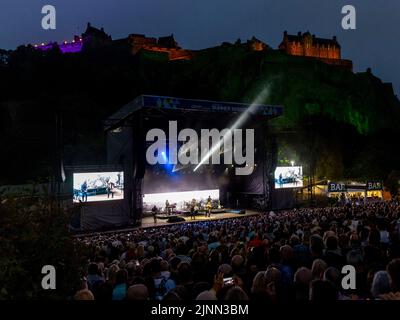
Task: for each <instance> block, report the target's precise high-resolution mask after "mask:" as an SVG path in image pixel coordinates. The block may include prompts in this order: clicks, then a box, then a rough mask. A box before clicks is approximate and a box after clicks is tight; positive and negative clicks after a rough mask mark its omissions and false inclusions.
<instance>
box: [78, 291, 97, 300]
mask: <svg viewBox="0 0 400 320" xmlns="http://www.w3.org/2000/svg"><path fill="white" fill-rule="evenodd" d="M74 300H94V295H93V293H92V292H91V291H90V290H88V289H83V290H79V291H78V292H77V293H75V295H74Z"/></svg>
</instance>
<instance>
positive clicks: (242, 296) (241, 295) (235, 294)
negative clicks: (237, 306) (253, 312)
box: [224, 286, 249, 301]
mask: <svg viewBox="0 0 400 320" xmlns="http://www.w3.org/2000/svg"><path fill="white" fill-rule="evenodd" d="M224 300H228V301H247V300H249V297H248V295H247V294H246V292H244V290H243V289H242V288H241V287H238V286H234V287H232V288H230V289H229V290H228V292H227V293H226V295H225V299H224Z"/></svg>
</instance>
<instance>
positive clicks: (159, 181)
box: [67, 95, 283, 230]
mask: <svg viewBox="0 0 400 320" xmlns="http://www.w3.org/2000/svg"><path fill="white" fill-rule="evenodd" d="M282 114H283V107H282V106H279V105H264V104H259V103H258V102H256V101H255V102H251V103H249V104H246V103H236V102H221V101H209V100H189V99H183V98H175V97H163V96H149V95H143V96H139V97H137V98H136V99H134V100H133V101H131V102H130V103H128V104H127V105H125V106H123V107H122V108H121V109H120V110H119V111H117V112H115V113H114V114H113V115H112V116H111V117H110V118H108V119H107V120H106V121H105V131H106V134H107V164H106V165H104V167H103V168H100V167H98V168H88V169H87V170H85V169H84V168H74V169H73V172H72V173H70V174H69V176H71V177H72V176H73V174H75V173H79V174H81V175H82V177H83V178H85V179H86V180H87V181H88V182H91V183H92V182H93V181H92V180H93V179H92V180H90V179H89V178H90V177H89V173H91V174H92V176H95V177H96V181H95V182H96V183H97V184H99V185H100V184H101V185H102V186H103V185H106V184H107V183H110V181H111V183H113V184H114V185H118V183H117V182H116V181H119V180H118V179H117V178H116V176H117V174H119V176H120V177H121V179H122V177H123V190H124V192H123V199H119V200H115V199H114V200H113V201H109V199H108V198H107V199H101V200H104V201H96V202H90V203H86V202H85V203H83V204H81V203H79V205H80V207H79V210H80V228H81V229H83V230H101V229H104V228H109V227H113V226H117V225H118V226H123V225H133V226H138V227H140V226H143V227H145V226H152V225H154V221H153V217H152V215H150V216H149V217H147V215H146V213H147V212H152V211H153V209H154V212H162V213H168V211H171V210H176V211H177V212H176V213H178V215H177V216H181V217H184V219H185V221H186V222H191V220H190V217H189V216H186V215H179V213H182V212H188V211H190V206H191V204H193V207H194V208H199V209H198V210H199V211H203V210H204V209H205V208H206V207H208V206H210V207H211V209H212V210H218V209H220V208H253V209H257V210H267V209H268V208H270V203H271V199H272V197H271V193H272V189H273V185H274V178H273V173H274V170H275V167H276V161H277V144H276V140H275V136H274V134H273V133H272V132H271V130H270V129H269V121H270V120H271V119H274V118H276V117H279V116H281V115H282ZM156 133H157V134H156ZM155 134H156V136H153V135H155ZM155 150H156V151H155ZM178 160H179V161H178ZM189 160H190V161H189ZM86 171H90V172H89V173H86ZM103 173H104V174H103ZM105 173H107V174H108V175H105ZM85 174H86V175H87V176H88V177H86V175H85ZM85 179H83V180H82V181H83V182H82V183H83V184H84V181H86V180H85ZM67 180H68V179H67ZM70 180H71V179H69V180H68V181H70ZM114 180H115V181H114ZM69 183H70V184H72V182H71V181H70V182H69ZM79 187H81V186H79V184H77V186H76V188H78V189H79ZM72 189H73V188H72V186H71V190H72ZM208 200H209V201H208ZM195 210H197V209H195ZM249 214H256V213H255V212H251V211H248V212H247V213H246V214H238V213H232V212H227V213H223V212H221V213H218V214H217V213H215V214H212V215H211V218H206V217H204V216H201V215H200V214H199V215H197V217H196V220H195V221H205V220H215V219H225V218H235V217H243V216H246V215H249ZM166 220H167V219H165V220H164V221H163V220H161V219H158V223H157V225H166V224H171V223H175V222H177V221H176V220H173V221H170V222H167V221H166Z"/></svg>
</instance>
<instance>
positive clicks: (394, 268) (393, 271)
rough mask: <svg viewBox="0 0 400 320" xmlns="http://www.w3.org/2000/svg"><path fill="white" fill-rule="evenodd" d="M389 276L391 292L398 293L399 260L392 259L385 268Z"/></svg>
mask: <svg viewBox="0 0 400 320" xmlns="http://www.w3.org/2000/svg"><path fill="white" fill-rule="evenodd" d="M386 271H387V272H388V274H389V279H390V286H391V288H392V290H393V291H400V259H399V258H397V259H393V260H392V261H390V262H389V264H388V265H387V267H386Z"/></svg>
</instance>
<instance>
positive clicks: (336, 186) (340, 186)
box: [328, 181, 347, 192]
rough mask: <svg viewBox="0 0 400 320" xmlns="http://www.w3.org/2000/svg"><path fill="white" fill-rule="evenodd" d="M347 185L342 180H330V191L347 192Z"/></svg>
mask: <svg viewBox="0 0 400 320" xmlns="http://www.w3.org/2000/svg"><path fill="white" fill-rule="evenodd" d="M346 191H347V186H346V184H345V183H342V182H333V181H331V182H329V183H328V192H346Z"/></svg>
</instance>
